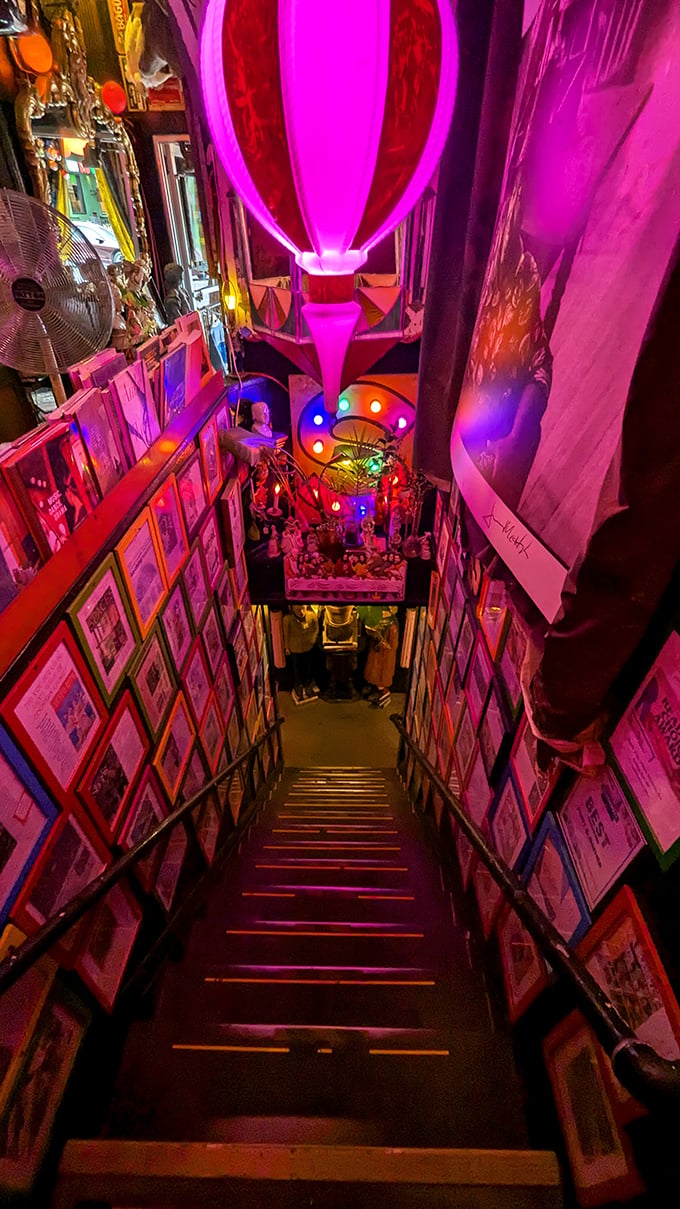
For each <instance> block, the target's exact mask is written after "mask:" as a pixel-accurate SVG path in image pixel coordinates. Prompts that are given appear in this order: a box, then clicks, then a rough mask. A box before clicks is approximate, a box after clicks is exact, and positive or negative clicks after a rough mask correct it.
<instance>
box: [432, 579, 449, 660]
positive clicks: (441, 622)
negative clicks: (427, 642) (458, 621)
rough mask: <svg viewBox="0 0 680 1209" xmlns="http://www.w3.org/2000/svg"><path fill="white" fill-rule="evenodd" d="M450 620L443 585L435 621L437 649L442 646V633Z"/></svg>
mask: <svg viewBox="0 0 680 1209" xmlns="http://www.w3.org/2000/svg"><path fill="white" fill-rule="evenodd" d="M448 620H449V606H448V604H447V601H446V596H445V595H444V589H443V587H442V589H441V590H440V592H439V599H438V601H437V615H436V617H435V622H434V645H435V646H436V648H437V650H439V649H440V647H441V642H442V635H443V633H444V629H445V627H446V624H447V622H448Z"/></svg>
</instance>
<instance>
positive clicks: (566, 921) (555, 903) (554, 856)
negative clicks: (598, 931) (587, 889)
mask: <svg viewBox="0 0 680 1209" xmlns="http://www.w3.org/2000/svg"><path fill="white" fill-rule="evenodd" d="M522 881H523V882H524V883H525V885H526V887H527V890H528V891H529V894H530V895H531V897H532V898H533V900H534V902H535V903H536V905H537V906H538V907H540V909H541V911H543V914H544V915H547V917H548V919H549V920H550V922H551V924H553V926H554V927H555V928H557V931H558V932H559V933H560V935H561V936H562V937H563V938H564V939H565V940H566V942H567V944H576V942H577V941H578V940H580V939H581V937H582V936H584V934H585V933H586V932H587V931H588V928H589V927H590V915H589V914H588V906H587V903H586V900H585V898H584V896H583V891H582V889H581V886H580V885H579V880H578V878H577V876H576V873H575V871H574V866H573V865H572V863H571V857H570V856H569V852H568V850H567V846H566V844H565V842H564V839H563V838H562V832H561V831H560V829H559V827H558V826H557V823H556V821H555V819H554V818H553V816H552V815H551V814H546V816H545V818H544V819H543V822H542V823H541V826H540V827H539V829H538V833H537V835H536V838H535V839H534V843H533V846H532V848H531V851H530V852H529V856H528V857H527V862H526V866H525V868H524V870H523V873H522Z"/></svg>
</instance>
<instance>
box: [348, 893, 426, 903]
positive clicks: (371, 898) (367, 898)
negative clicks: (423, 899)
mask: <svg viewBox="0 0 680 1209" xmlns="http://www.w3.org/2000/svg"><path fill="white" fill-rule="evenodd" d="M357 898H358V899H360V901H362V902H385V903H412V902H414V901H415V895H413V894H357Z"/></svg>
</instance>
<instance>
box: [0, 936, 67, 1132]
mask: <svg viewBox="0 0 680 1209" xmlns="http://www.w3.org/2000/svg"><path fill="white" fill-rule="evenodd" d="M25 939H26V936H25V935H24V933H23V932H21V931H20V930H19V928H15V927H14V925H13V924H7V927H6V928H4V929H3V931H2V934H1V935H0V961H4V960H5V958H6V957H10V956H11V955H12V953H14V952H15V951H16V950H17V949H18V948H19V947H20V946H21V945H22V944H23V942H24V941H25ZM57 969H58V966H57V963H56V961H53V960H52V958H51V957H48V956H45V957H41V958H40V959H39V960H38V961H37V962H35V963H34V965H32V966H31V967H30V968H29V969H28V970H27V971H26V972H25V974H23V975H22V976H21V978H20V979H19V981H18V982H15V983H14V986H11V987H10V988H9V990H6V991H5V992H4V993H3V995H2V996H0V1053H1V1054H2V1070H1V1072H0V1114H2V1112H3V1109H4V1107H5V1104H6V1102H7V1097H8V1096H9V1094H10V1092H11V1090H12V1087H13V1085H14V1082H15V1080H16V1077H17V1074H18V1072H19V1069H20V1067H21V1063H22V1061H23V1059H24V1056H25V1054H26V1050H27V1048H28V1046H29V1044H30V1041H31V1036H32V1034H33V1030H34V1028H35V1026H36V1024H37V1022H38V1019H39V1017H40V1012H41V1010H42V1006H43V1004H44V1002H45V1000H46V998H47V995H48V993H49V990H50V987H51V986H52V983H53V982H54V976H55V974H56V972H57Z"/></svg>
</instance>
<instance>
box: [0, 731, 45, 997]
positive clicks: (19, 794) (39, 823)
mask: <svg viewBox="0 0 680 1209" xmlns="http://www.w3.org/2000/svg"><path fill="white" fill-rule="evenodd" d="M0 785H2V794H1V795H0V925H2V924H3V923H4V921H5V920H6V918H7V916H8V914H9V911H10V908H11V907H12V905H13V903H14V901H15V899H16V897H17V894H18V893H19V891H20V889H21V887H22V885H23V883H24V881H25V880H26V877H27V876H28V873H29V871H30V869H31V867H32V865H33V863H34V861H35V860H36V859H37V857H38V854H39V853H40V851H41V849H42V846H43V844H44V843H45V840H46V838H47V836H48V835H49V832H50V830H51V828H52V827H53V825H54V823H55V821H56V819H57V816H58V814H59V811H58V809H57V807H56V806H55V804H54V802H53V801H52V800H51V798H50V797H49V796H48V795H47V793H46V792H45V790H44V789H43V788H42V787H41V785H40V784H39V782H38V781H37V779H36V777H35V776H34V774H33V772H32V771H31V769H30V768H29V766H28V764H27V763H26V761H25V760H24V758H23V756H22V755H21V753H20V752H19V750H18V748H17V747H16V746H15V745H14V743H13V742H12V740H11V739H10V737H9V735H8V734H7V731H6V730H5V729H4V728H3V727H2V726H0ZM3 998H4V997H0V1010H1V1009H2V1003H3Z"/></svg>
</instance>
